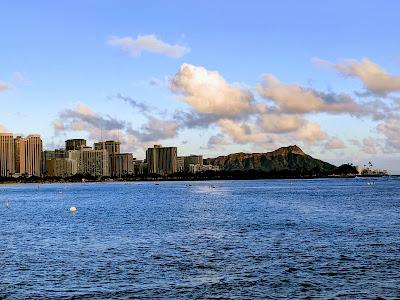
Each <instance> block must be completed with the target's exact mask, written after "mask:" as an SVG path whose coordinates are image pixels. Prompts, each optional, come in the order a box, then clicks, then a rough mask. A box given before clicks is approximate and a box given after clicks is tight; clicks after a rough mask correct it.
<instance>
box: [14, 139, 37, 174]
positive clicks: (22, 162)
mask: <svg viewBox="0 0 400 300" xmlns="http://www.w3.org/2000/svg"><path fill="white" fill-rule="evenodd" d="M14 146H15V147H14V149H15V162H16V167H15V170H16V172H17V173H19V174H20V175H27V176H38V177H40V176H41V175H42V151H43V145H42V139H41V138H40V135H37V134H31V135H28V136H27V137H25V138H23V137H20V136H18V137H16V138H15V140H14Z"/></svg>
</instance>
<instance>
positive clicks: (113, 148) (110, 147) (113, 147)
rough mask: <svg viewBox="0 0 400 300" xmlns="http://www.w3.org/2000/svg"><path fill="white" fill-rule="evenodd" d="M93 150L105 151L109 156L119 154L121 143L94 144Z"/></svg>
mask: <svg viewBox="0 0 400 300" xmlns="http://www.w3.org/2000/svg"><path fill="white" fill-rule="evenodd" d="M94 150H107V151H108V154H110V155H111V154H119V153H120V152H121V143H120V142H116V141H105V142H98V143H94Z"/></svg>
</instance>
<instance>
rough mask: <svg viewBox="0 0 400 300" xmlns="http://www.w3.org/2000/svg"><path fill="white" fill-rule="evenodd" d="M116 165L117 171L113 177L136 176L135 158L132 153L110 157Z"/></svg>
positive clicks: (114, 171)
mask: <svg viewBox="0 0 400 300" xmlns="http://www.w3.org/2000/svg"><path fill="white" fill-rule="evenodd" d="M110 158H111V161H112V162H113V163H114V165H115V170H113V173H111V176H113V177H124V176H129V175H134V174H135V169H134V158H133V155H132V153H120V154H114V155H111V156H110Z"/></svg>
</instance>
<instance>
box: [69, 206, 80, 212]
mask: <svg viewBox="0 0 400 300" xmlns="http://www.w3.org/2000/svg"><path fill="white" fill-rule="evenodd" d="M77 210H78V209H77V208H76V207H75V206H71V207H70V208H69V211H70V212H72V213H73V212H76V211H77Z"/></svg>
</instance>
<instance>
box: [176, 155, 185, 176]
mask: <svg viewBox="0 0 400 300" xmlns="http://www.w3.org/2000/svg"><path fill="white" fill-rule="evenodd" d="M176 171H177V172H184V171H185V157H184V156H178V157H177V158H176Z"/></svg>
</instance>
